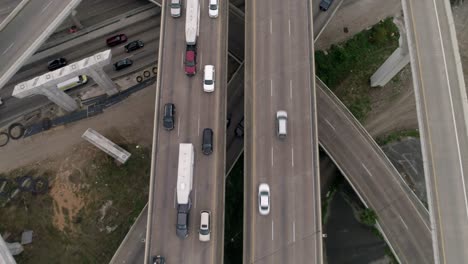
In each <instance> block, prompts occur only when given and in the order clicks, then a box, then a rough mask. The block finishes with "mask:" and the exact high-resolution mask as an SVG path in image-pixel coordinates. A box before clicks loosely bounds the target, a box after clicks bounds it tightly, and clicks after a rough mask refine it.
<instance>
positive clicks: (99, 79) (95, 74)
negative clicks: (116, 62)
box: [86, 65, 119, 95]
mask: <svg viewBox="0 0 468 264" xmlns="http://www.w3.org/2000/svg"><path fill="white" fill-rule="evenodd" d="M96 66H97V67H95V66H93V67H89V68H87V69H86V74H87V75H89V76H91V78H93V80H94V81H95V82H96V83H97V84H98V85H99V87H101V88H104V90H105V91H106V93H107V95H113V94H116V93H118V92H119V90H118V89H117V86H116V85H115V83H114V82H113V81H112V79H111V78H110V77H109V75H107V73H105V72H104V70H103V68H102V67H99V65H96Z"/></svg>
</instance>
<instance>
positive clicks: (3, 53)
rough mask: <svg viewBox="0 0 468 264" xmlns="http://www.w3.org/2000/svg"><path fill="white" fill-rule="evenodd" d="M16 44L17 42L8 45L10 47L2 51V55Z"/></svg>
mask: <svg viewBox="0 0 468 264" xmlns="http://www.w3.org/2000/svg"><path fill="white" fill-rule="evenodd" d="M14 44H15V42H13V43H11V45H10V46H8V48H6V50H5V51H4V52H3V53H2V55H3V54H5V53H7V51H8V50H9V49H11V47H13V45H14Z"/></svg>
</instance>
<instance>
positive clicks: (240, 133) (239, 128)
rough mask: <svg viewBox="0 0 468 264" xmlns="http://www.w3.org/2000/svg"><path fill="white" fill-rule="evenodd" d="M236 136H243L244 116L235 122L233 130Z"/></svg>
mask: <svg viewBox="0 0 468 264" xmlns="http://www.w3.org/2000/svg"><path fill="white" fill-rule="evenodd" d="M234 133H235V134H236V136H237V137H243V136H244V118H242V120H241V121H240V122H239V124H237V127H236V130H235V131H234Z"/></svg>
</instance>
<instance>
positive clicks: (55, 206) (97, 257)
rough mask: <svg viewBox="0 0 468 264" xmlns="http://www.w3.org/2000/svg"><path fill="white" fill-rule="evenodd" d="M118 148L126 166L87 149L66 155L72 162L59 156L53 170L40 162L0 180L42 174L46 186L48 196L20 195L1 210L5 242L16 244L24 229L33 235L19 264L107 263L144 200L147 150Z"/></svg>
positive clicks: (1, 227) (146, 184)
mask: <svg viewBox="0 0 468 264" xmlns="http://www.w3.org/2000/svg"><path fill="white" fill-rule="evenodd" d="M119 145H120V146H122V147H124V148H125V149H127V150H128V151H129V152H130V153H131V154H132V156H131V157H130V159H129V160H128V162H127V163H126V164H125V165H118V164H116V162H115V161H114V160H113V159H112V158H111V157H109V156H107V155H106V154H105V153H103V152H102V151H100V150H98V149H96V148H94V147H93V146H89V145H87V146H86V147H84V149H85V153H84V154H83V153H82V152H81V151H80V150H78V151H77V153H73V154H71V156H75V159H76V160H74V161H73V157H70V160H72V161H70V160H69V157H62V158H63V161H59V164H60V166H58V167H56V168H44V167H46V164H47V162H44V163H43V164H40V165H39V166H31V167H28V168H21V169H18V170H15V171H13V172H11V173H9V174H8V175H3V177H7V178H12V177H15V176H19V175H24V174H28V175H41V176H42V177H47V178H48V180H49V182H50V184H49V185H50V189H49V192H48V193H46V194H44V195H32V194H30V193H22V194H21V195H20V196H19V197H18V198H17V199H15V200H14V201H11V202H9V203H7V204H6V205H5V207H3V208H1V209H0V210H1V211H2V213H1V214H0V223H1V224H0V233H1V234H7V233H8V234H10V235H9V236H8V237H7V239H6V240H7V241H8V242H17V241H20V240H21V232H22V231H23V230H32V231H33V232H34V235H33V242H32V244H29V245H25V246H24V252H22V253H21V254H20V255H18V256H16V257H15V259H16V261H17V262H18V263H35V264H42V263H44V264H45V263H109V261H110V259H111V258H112V256H113V254H114V253H115V251H116V249H117V248H118V246H119V244H120V243H121V241H122V240H123V238H124V237H125V235H126V233H127V232H128V230H129V228H130V226H131V225H132V224H133V222H134V220H135V219H136V217H137V216H138V215H139V213H140V211H141V210H142V209H143V207H144V206H145V204H146V202H147V200H148V182H149V172H150V164H151V159H150V151H149V150H148V149H144V148H141V147H139V146H135V145H130V144H127V145H123V144H119ZM78 153H80V154H78ZM77 155H80V156H79V157H76V156H77ZM83 160H84V161H83ZM75 161H76V162H75ZM79 161H81V162H82V163H81V164H80V165H79V167H77V163H78V162H79ZM41 165H42V166H41Z"/></svg>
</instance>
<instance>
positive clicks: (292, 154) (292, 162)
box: [291, 148, 294, 167]
mask: <svg viewBox="0 0 468 264" xmlns="http://www.w3.org/2000/svg"><path fill="white" fill-rule="evenodd" d="M291 165H292V166H293V167H294V148H291Z"/></svg>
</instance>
